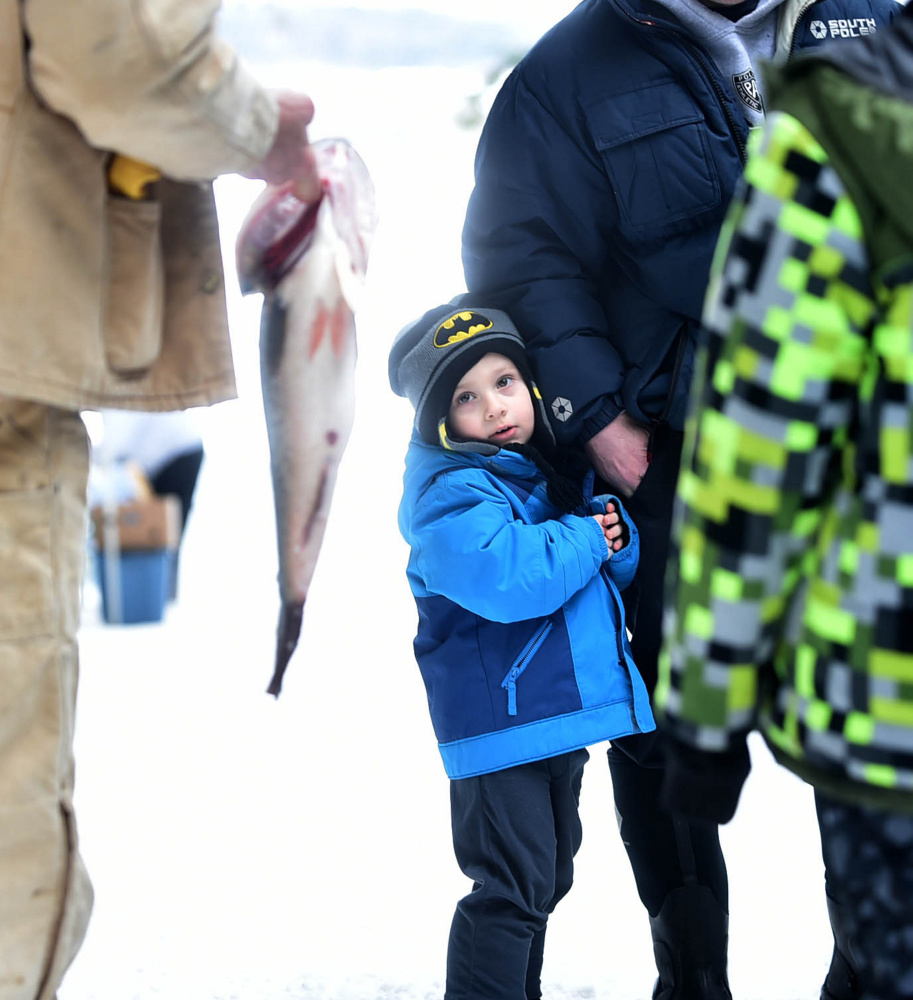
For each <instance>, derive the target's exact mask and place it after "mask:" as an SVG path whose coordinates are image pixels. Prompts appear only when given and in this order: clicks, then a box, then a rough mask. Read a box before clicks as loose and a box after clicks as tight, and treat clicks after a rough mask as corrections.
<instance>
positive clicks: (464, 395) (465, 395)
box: [456, 392, 472, 405]
mask: <svg viewBox="0 0 913 1000" xmlns="http://www.w3.org/2000/svg"><path fill="white" fill-rule="evenodd" d="M471 400H472V393H471V392H461V393H460V395H459V396H457V398H456V401H457V405H459V404H460V403H469V402H471Z"/></svg>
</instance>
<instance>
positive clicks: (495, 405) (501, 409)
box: [488, 396, 507, 417]
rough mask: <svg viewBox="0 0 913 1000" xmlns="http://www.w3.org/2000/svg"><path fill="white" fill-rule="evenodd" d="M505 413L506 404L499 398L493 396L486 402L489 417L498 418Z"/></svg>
mask: <svg viewBox="0 0 913 1000" xmlns="http://www.w3.org/2000/svg"><path fill="white" fill-rule="evenodd" d="M506 412H507V404H506V403H505V402H504V400H502V399H501V398H500V397H499V396H494V397H493V398H492V399H490V400H489V402H488V415H489V417H500V416H501V415H502V414H504V413H506Z"/></svg>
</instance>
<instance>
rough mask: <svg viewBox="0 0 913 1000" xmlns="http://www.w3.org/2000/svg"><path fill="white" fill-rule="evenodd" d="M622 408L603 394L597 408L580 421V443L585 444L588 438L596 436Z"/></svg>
mask: <svg viewBox="0 0 913 1000" xmlns="http://www.w3.org/2000/svg"><path fill="white" fill-rule="evenodd" d="M623 409H624V407H622V406H619V405H618V404H617V403H616V402H615V401H614V400H613V399H612V397H611V396H604V397H603V399H602V405H601V406H600V407H599V409H598V410H596V411H595V412H593V413H591V414H590V415H589V416H588V417H585V418H584V419H583V420H582V421H581V424H580V437H579V443H580V445H581V446H583V445H585V444H586V443H587V441H589V440H590V438H594V437H596V435H597V434H598V433H599V432H600V431H601V430H603V429H604V428H605V427H608V426H609V424H610V423H611V422H612V421H613V420H614V419H615V418H616V417H617V416H618V414H619V413H621V412H622V410H623Z"/></svg>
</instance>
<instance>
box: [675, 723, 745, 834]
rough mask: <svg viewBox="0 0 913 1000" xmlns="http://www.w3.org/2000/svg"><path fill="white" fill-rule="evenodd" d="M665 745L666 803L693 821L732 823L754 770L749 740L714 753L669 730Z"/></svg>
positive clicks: (685, 818)
mask: <svg viewBox="0 0 913 1000" xmlns="http://www.w3.org/2000/svg"><path fill="white" fill-rule="evenodd" d="M664 747H665V753H666V773H665V775H664V777H663V783H662V786H661V788H660V804H661V805H662V807H663V808H664V809H665V810H666V811H667V812H669V813H671V814H672V815H673V816H674V817H676V818H677V819H683V820H687V821H688V822H690V823H704V824H707V823H711V824H719V823H728V822H729V820H731V819H732V817H733V815H734V814H735V810H736V806H737V805H738V802H739V795H740V794H741V791H742V785H743V784H744V783H745V779H746V778H747V777H748V772H749V771H750V770H751V758H750V757H749V756H748V744H747V743H745V742H742V743H741V745H740V746H739V747H738V748H737V749H735V750H727V751H725V752H723V753H714V752H712V751H709V750H697V749H695V748H694V747H693V746H691V745H690V744H687V743H682V742H681V741H680V740H678V739H676V738H675V737H674V736H672V735H671V734H670V733H668V732H667V733H666V738H665V740H664Z"/></svg>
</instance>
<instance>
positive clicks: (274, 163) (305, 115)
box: [244, 91, 321, 202]
mask: <svg viewBox="0 0 913 1000" xmlns="http://www.w3.org/2000/svg"><path fill="white" fill-rule="evenodd" d="M275 97H276V100H277V102H278V104H279V123H278V126H277V129H276V136H275V138H274V139H273V144H272V146H271V147H270V150H269V152H268V153H267V154H266V156H265V157H264V158H263V159H262V160H261V161H260V162H259V163H257V164H255V165H254V166H253V167H251V169H250V170H248V171H246V172H245V174H244V176H245V177H250V178H252V179H254V180H263V181H266V182H267V184H274V185H279V184H284V183H286V182H288V181H290V182H291V185H292V187H291V190H292V192H293V193H294V194H295V195H296V196H297V197H298V198H299V199H300V200H301V201H305V202H311V201H317V200H318V199H319V198H320V194H321V182H320V177H319V176H318V172H317V160H316V158H315V156H314V151H313V149H312V148H311V145H310V143H309V142H308V134H307V126H308V125H310V123H311V119H312V118H313V117H314V102H313V101H312V100H311V99H310V97H308V96H307V95H306V94H295V93H291V92H290V91H279V92H277V93H276V95H275Z"/></svg>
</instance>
